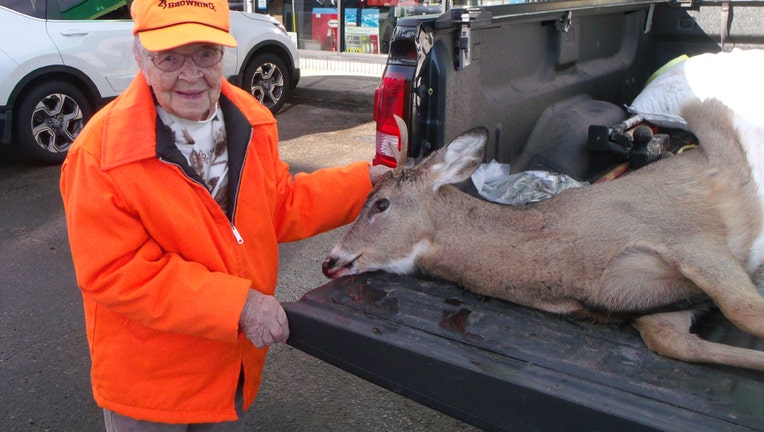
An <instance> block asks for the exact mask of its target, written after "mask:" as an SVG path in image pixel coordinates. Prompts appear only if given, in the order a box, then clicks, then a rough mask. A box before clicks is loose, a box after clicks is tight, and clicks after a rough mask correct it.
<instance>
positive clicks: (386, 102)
mask: <svg viewBox="0 0 764 432" xmlns="http://www.w3.org/2000/svg"><path fill="white" fill-rule="evenodd" d="M406 89H407V82H406V78H405V75H404V74H402V73H396V72H394V71H390V70H387V71H385V75H384V76H383V77H382V82H381V83H380V84H379V87H377V89H376V91H375V92H374V120H375V121H376V122H377V152H376V155H375V156H374V161H373V163H374V165H387V166H389V167H395V165H396V162H395V156H394V155H393V153H392V151H391V150H390V146H391V145H394V146H395V147H396V148H398V149H400V148H401V143H400V137H401V133H400V131H399V130H398V125H397V124H396V123H395V119H394V118H393V114H397V115H398V116H399V117H401V118H404V119H405V117H404V116H403V101H404V100H405V95H406Z"/></svg>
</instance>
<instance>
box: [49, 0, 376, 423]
mask: <svg viewBox="0 0 764 432" xmlns="http://www.w3.org/2000/svg"><path fill="white" fill-rule="evenodd" d="M132 14H133V19H134V34H135V35H136V41H135V49H134V53H135V58H136V60H137V62H138V64H139V65H140V72H139V73H138V74H137V75H136V77H135V79H134V80H133V82H132V84H131V85H130V87H129V88H128V89H127V90H126V91H125V92H124V93H123V94H122V95H120V96H119V97H118V98H117V99H115V100H114V101H113V102H111V103H110V104H109V105H107V106H106V107H105V108H104V109H103V110H101V111H100V112H99V113H97V114H96V115H95V116H94V117H93V119H92V120H91V121H90V122H89V123H88V124H87V126H86V127H85V129H84V130H83V131H82V133H81V134H80V136H79V137H78V139H77V141H76V142H75V143H74V144H73V146H72V148H71V150H70V151H69V155H68V157H67V160H66V162H65V163H64V166H63V170H62V177H61V192H62V196H63V199H64V205H65V210H66V219H67V225H68V231H69V239H70V244H71V250H72V256H73V260H74V266H75V270H76V274H77V282H78V285H79V287H80V289H81V291H82V295H83V300H84V306H85V319H86V326H87V335H88V342H89V346H90V353H91V357H92V384H93V394H94V397H95V400H96V402H97V403H98V405H99V406H101V407H102V408H103V409H104V413H105V422H106V428H107V430H110V431H122V430H158V431H165V430H168V431H169V430H172V431H176V430H187V426H189V425H192V428H199V427H202V426H203V427H204V429H203V430H224V431H227V430H241V429H242V428H243V425H244V420H243V417H244V416H243V413H244V410H246V408H247V407H248V406H250V404H252V402H253V401H254V399H255V395H256V394H257V390H258V387H259V385H260V380H261V375H262V369H263V363H264V361H265V355H266V351H267V347H268V346H269V345H271V344H274V343H277V342H283V341H285V340H286V338H287V337H288V334H289V330H288V325H287V319H286V314H285V313H284V310H283V309H282V308H281V305H280V304H279V303H278V302H277V301H276V300H275V298H274V297H273V293H274V289H275V285H276V276H277V262H278V260H277V244H278V242H282V241H292V240H298V239H302V238H305V237H308V236H311V235H314V234H317V233H320V232H323V231H326V230H329V229H333V228H335V227H337V226H340V225H342V224H345V223H348V222H350V221H351V220H352V219H353V218H355V216H356V215H357V214H358V212H359V210H360V208H361V206H362V204H363V201H364V199H365V197H366V195H367V194H368V192H369V191H370V189H371V186H372V181H371V177H374V178H376V177H377V176H378V175H379V174H380V173H379V172H378V171H377V170H378V168H377V167H370V166H369V164H368V163H367V162H357V163H354V164H351V165H348V166H345V167H339V168H331V169H325V170H320V171H317V172H315V173H312V174H301V175H298V176H295V177H294V178H293V177H292V176H290V174H289V172H288V167H287V165H286V164H285V163H284V162H283V161H281V160H280V159H279V155H278V145H277V144H278V140H277V129H276V120H275V119H274V118H273V116H272V115H271V113H270V112H269V111H268V110H267V109H266V108H265V107H263V106H262V105H260V104H259V102H257V101H256V100H255V99H254V98H252V97H251V96H250V95H249V94H247V93H246V92H244V91H241V90H240V89H238V88H236V87H234V86H232V85H231V84H229V83H228V82H227V81H226V80H225V79H224V78H223V72H222V64H221V60H222V58H223V56H224V48H223V47H225V46H235V45H236V41H235V40H234V38H233V37H232V36H231V34H230V33H229V11H228V5H227V3H226V1H225V0H222V1H221V0H212V1H206V0H205V1H177V2H174V1H166V0H136V1H135V2H134V3H133V5H132ZM372 174H373V175H372ZM200 424H203V425H200ZM194 430H198V429H194Z"/></svg>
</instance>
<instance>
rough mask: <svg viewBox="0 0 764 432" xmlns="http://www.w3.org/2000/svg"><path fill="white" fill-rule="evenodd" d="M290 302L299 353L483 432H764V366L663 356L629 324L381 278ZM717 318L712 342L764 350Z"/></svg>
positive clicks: (441, 285) (354, 279)
mask: <svg viewBox="0 0 764 432" xmlns="http://www.w3.org/2000/svg"><path fill="white" fill-rule="evenodd" d="M284 308H285V309H286V311H287V315H288V317H289V322H290V329H291V336H290V338H289V341H288V343H289V344H290V345H292V346H294V347H295V348H298V349H300V350H302V351H304V352H306V353H308V354H310V355H312V356H315V357H317V358H319V359H321V360H323V361H326V362H328V363H330V364H333V365H335V366H337V367H339V368H341V369H344V370H346V371H348V372H350V373H353V374H355V375H357V376H359V377H361V378H364V379H366V380H368V381H370V382H373V383H375V384H377V385H380V386H382V387H385V388H387V389H389V390H391V391H394V392H396V393H399V394H401V395H403V396H405V397H408V398H410V399H412V400H415V401H417V402H420V403H422V404H424V405H427V406H429V407H431V408H434V409H437V410H439V411H441V412H443V413H445V414H447V415H450V416H452V417H455V418H458V419H460V420H462V421H465V422H467V423H470V424H472V425H475V426H477V427H480V428H482V429H485V430H508V431H510V430H511V431H524V432H525V431H595V430H597V431H605V430H613V431H616V430H617V431H637V430H639V431H644V430H666V431H680V430H692V431H695V432H701V431H709V432H712V431H713V432H718V431H752V430H764V400H762V394H764V373H763V372H757V371H750V370H743V369H737V368H731V367H723V366H712V365H711V366H709V365H693V364H687V363H683V362H680V361H676V360H672V359H667V358H663V357H661V356H659V355H657V354H654V353H652V352H650V351H649V350H648V349H647V347H646V346H645V344H644V343H643V342H642V340H641V338H640V337H639V334H638V333H637V332H636V330H634V329H633V328H632V327H631V326H629V325H601V324H593V323H587V322H581V321H578V320H575V319H570V318H566V317H560V316H555V315H552V314H549V313H545V312H542V311H537V310H533V309H529V308H525V307H522V306H517V305H514V304H510V303H507V302H504V301H500V300H495V299H486V298H484V297H480V296H477V295H474V294H471V293H468V292H465V291H464V290H462V289H460V288H459V287H457V286H455V285H453V284H450V283H447V282H442V281H432V280H425V279H417V278H411V277H401V276H395V275H391V274H387V273H381V272H378V273H368V274H362V275H356V276H350V277H345V278H341V279H338V280H335V281H332V282H329V283H327V284H326V285H323V286H321V287H319V288H316V289H314V290H312V291H310V292H308V293H307V294H306V295H305V296H304V297H303V298H302V299H301V300H300V301H298V302H292V303H285V304H284ZM715 321H716V322H715V323H714V324H713V325H710V326H708V329H710V330H712V331H709V332H711V333H713V334H714V336H713V337H722V338H730V337H733V338H734V337H737V341H736V342H735V343H737V344H738V345H743V346H747V347H753V348H757V349H762V347H764V345H763V342H764V341H762V340H761V339H757V338H754V337H747V335H743V336H742V337H741V336H740V335H739V333H740V332H737V331H736V329H734V328H733V327H731V326H730V325H729V323H727V322H726V321H725V320H724V319H723V318H718V317H716V319H715ZM719 335H721V336H719ZM725 342H726V343H731V342H729V341H725Z"/></svg>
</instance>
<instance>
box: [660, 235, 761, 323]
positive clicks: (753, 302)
mask: <svg viewBox="0 0 764 432" xmlns="http://www.w3.org/2000/svg"><path fill="white" fill-rule="evenodd" d="M696 251H697V252H698V253H696V254H695V256H693V257H692V258H690V259H684V260H679V261H678V262H676V263H675V265H676V267H677V269H678V270H679V271H680V272H681V273H682V274H683V275H684V276H685V277H686V278H687V279H689V280H691V281H692V282H693V283H694V284H695V285H696V286H697V287H698V288H699V289H701V290H702V291H703V292H705V293H706V294H707V295H708V296H709V297H711V300H713V301H714V303H716V305H717V306H718V307H719V309H720V310H721V311H722V313H723V314H724V316H726V317H727V319H729V320H730V321H731V322H732V323H733V324H735V325H736V326H737V327H738V328H740V329H741V330H743V331H746V332H748V333H751V334H753V335H755V336H758V337H764V297H762V296H761V294H759V292H758V290H757V289H756V285H754V283H753V281H752V280H751V277H750V276H749V275H748V273H747V272H746V271H745V269H743V266H742V265H740V263H738V262H737V260H735V259H734V258H733V257H732V256H731V255H728V254H726V253H719V252H716V253H714V252H710V251H708V249H705V250H704V249H696ZM704 252H706V253H704Z"/></svg>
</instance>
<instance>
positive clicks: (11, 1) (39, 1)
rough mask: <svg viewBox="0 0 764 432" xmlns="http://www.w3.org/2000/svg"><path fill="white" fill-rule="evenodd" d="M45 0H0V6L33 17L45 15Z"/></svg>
mask: <svg viewBox="0 0 764 432" xmlns="http://www.w3.org/2000/svg"><path fill="white" fill-rule="evenodd" d="M45 2H46V0H0V6H4V7H7V8H8V9H13V10H15V11H16V12H19V13H23V14H24V15H29V16H31V17H35V18H44V17H45Z"/></svg>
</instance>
